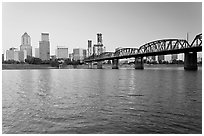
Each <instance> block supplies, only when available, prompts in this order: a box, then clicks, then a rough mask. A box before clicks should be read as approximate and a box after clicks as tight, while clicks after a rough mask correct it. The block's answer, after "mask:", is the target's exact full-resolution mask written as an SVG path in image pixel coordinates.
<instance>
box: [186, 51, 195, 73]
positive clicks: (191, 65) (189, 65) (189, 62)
mask: <svg viewBox="0 0 204 136" xmlns="http://www.w3.org/2000/svg"><path fill="white" fill-rule="evenodd" d="M184 54H185V55H184V69H185V70H197V69H198V65H197V52H187V53H184Z"/></svg>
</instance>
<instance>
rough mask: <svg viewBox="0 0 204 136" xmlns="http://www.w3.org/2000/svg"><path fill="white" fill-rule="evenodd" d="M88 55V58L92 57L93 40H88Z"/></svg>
mask: <svg viewBox="0 0 204 136" xmlns="http://www.w3.org/2000/svg"><path fill="white" fill-rule="evenodd" d="M87 55H88V57H89V56H91V55H92V40H88V50H87Z"/></svg>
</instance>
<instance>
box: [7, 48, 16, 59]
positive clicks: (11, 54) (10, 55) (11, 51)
mask: <svg viewBox="0 0 204 136" xmlns="http://www.w3.org/2000/svg"><path fill="white" fill-rule="evenodd" d="M15 50H16V48H10V49H9V50H7V51H6V60H14V51H15Z"/></svg>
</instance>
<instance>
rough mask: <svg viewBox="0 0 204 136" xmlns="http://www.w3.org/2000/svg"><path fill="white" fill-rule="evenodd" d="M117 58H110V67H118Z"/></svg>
mask: <svg viewBox="0 0 204 136" xmlns="http://www.w3.org/2000/svg"><path fill="white" fill-rule="evenodd" d="M118 62H119V60H118V59H113V60H112V69H118Z"/></svg>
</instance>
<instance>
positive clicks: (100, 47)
mask: <svg viewBox="0 0 204 136" xmlns="http://www.w3.org/2000/svg"><path fill="white" fill-rule="evenodd" d="M102 41H103V39H102V34H101V33H97V44H94V46H93V54H94V55H100V54H101V53H103V52H104V46H103V42H102Z"/></svg>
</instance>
